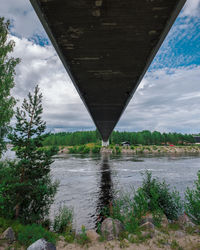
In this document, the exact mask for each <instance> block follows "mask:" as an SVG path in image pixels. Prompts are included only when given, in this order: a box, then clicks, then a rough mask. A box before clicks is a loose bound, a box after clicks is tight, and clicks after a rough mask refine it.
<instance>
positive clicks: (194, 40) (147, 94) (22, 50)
mask: <svg viewBox="0 0 200 250" xmlns="http://www.w3.org/2000/svg"><path fill="white" fill-rule="evenodd" d="M0 16H4V17H6V18H8V19H10V20H11V23H12V26H11V39H13V40H14V41H15V42H16V46H15V50H14V56H15V57H20V58H21V60H22V61H21V63H20V64H19V65H18V66H17V68H16V80H15V82H16V86H15V88H14V90H13V95H14V96H15V97H16V98H17V99H19V103H20V101H21V100H22V99H23V98H24V97H25V96H26V95H27V93H28V92H29V91H32V90H33V88H34V86H35V85H36V84H39V86H40V88H41V90H42V92H43V96H44V97H43V106H44V119H45V120H46V121H47V125H48V129H49V130H50V131H52V132H58V131H72V130H86V129H94V128H95V127H94V124H93V122H92V120H91V118H90V116H89V114H88V112H87V110H86V108H85V107H84V105H83V103H82V101H81V99H80V97H79V95H78V94H77V92H76V90H75V88H74V86H73V84H72V83H71V81H70V78H69V76H68V75H67V73H66V71H65V69H64V67H63V66H62V63H61V62H60V60H59V58H58V56H57V54H56V52H55V50H54V48H53V47H52V45H51V44H50V42H49V40H48V37H47V35H46V33H45V31H44V30H43V28H42V26H41V24H40V22H39V20H38V18H37V16H36V14H35V12H34V10H33V8H32V6H31V4H30V3H29V0H17V1H16V0H1V3H0ZM116 129H118V130H128V131H139V130H144V129H149V130H151V131H153V130H158V131H161V132H164V131H165V132H174V131H177V132H184V133H196V132H200V0H187V3H186V5H185V7H184V9H183V10H182V12H181V13H180V15H179V17H178V18H177V20H176V22H175V24H174V25H173V27H172V29H171V31H170V32H169V34H168V36H167V38H166V40H165V42H164V43H163V45H162V47H161V49H160V50H159V52H158V54H157V56H156V57H155V59H154V61H153V63H152V64H151V66H150V68H149V70H148V72H147V73H146V75H145V77H144V79H143V80H142V82H141V84H140V86H139V88H138V90H137V91H136V93H135V95H134V96H133V98H132V100H131V102H130V103H129V105H128V107H127V109H126V110H125V112H124V114H123V115H122V117H121V119H120V121H119V123H118V125H117V127H116Z"/></svg>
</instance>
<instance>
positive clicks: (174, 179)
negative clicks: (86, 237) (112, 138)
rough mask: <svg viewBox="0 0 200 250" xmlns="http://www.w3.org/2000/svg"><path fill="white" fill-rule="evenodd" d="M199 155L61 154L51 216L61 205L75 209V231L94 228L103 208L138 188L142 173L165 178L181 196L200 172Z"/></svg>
mask: <svg viewBox="0 0 200 250" xmlns="http://www.w3.org/2000/svg"><path fill="white" fill-rule="evenodd" d="M199 162H200V156H199V155H182V156H180V155H179V156H159V157H158V156H157V157H155V156H130V155H129V156H124V155H123V156H112V155H110V156H109V155H102V156H99V155H98V156H93V157H91V156H83V155H63V156H59V157H56V158H55V161H54V163H53V164H52V176H53V178H54V179H57V180H59V181H60V186H59V190H58V193H57V195H56V199H55V203H54V205H53V206H52V209H51V216H53V214H54V211H57V209H58V207H59V206H60V205H63V204H65V205H67V206H69V207H72V208H73V210H74V228H76V230H80V228H81V225H85V226H86V228H87V229H90V228H95V227H96V225H97V221H98V219H99V214H100V212H101V210H102V208H103V207H105V206H106V205H108V204H109V202H110V201H111V200H112V198H113V197H115V195H116V193H117V191H119V190H122V189H123V190H125V191H126V190H131V189H132V188H133V187H134V188H135V189H137V188H138V187H139V186H140V185H141V183H142V178H143V177H142V173H144V172H145V170H149V171H152V174H153V176H157V177H159V179H165V180H166V182H167V183H169V184H170V185H171V186H172V187H173V186H175V187H176V189H177V190H178V191H179V192H180V194H181V196H182V197H184V191H185V190H186V187H192V186H193V183H194V180H196V179H197V172H198V170H199V169H200V165H199Z"/></svg>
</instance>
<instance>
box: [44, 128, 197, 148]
mask: <svg viewBox="0 0 200 250" xmlns="http://www.w3.org/2000/svg"><path fill="white" fill-rule="evenodd" d="M100 141H101V138H100V134H99V132H97V131H77V132H61V133H56V134H50V135H48V136H47V137H46V139H45V140H44V142H43V145H44V146H49V145H57V146H75V145H84V144H87V143H97V144H99V143H100ZM123 141H129V142H130V143H131V144H132V145H133V144H136V145H137V144H142V145H153V144H155V145H166V144H175V145H182V144H184V143H194V138H193V136H192V135H187V134H185V135H183V134H180V133H179V134H178V133H163V134H162V133H160V132H158V131H154V132H150V131H148V130H144V131H141V132H119V131H113V132H112V134H111V136H110V144H113V145H115V144H119V145H120V144H121V143H122V142H123ZM132 149H133V148H132Z"/></svg>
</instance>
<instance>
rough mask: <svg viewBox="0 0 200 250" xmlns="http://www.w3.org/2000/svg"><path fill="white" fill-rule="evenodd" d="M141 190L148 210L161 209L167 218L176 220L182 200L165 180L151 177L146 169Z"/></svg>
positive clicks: (180, 210) (180, 209)
mask: <svg viewBox="0 0 200 250" xmlns="http://www.w3.org/2000/svg"><path fill="white" fill-rule="evenodd" d="M141 190H142V191H143V192H144V195H145V196H146V199H147V200H148V208H149V211H152V212H153V211H156V210H158V211H159V210H161V211H162V212H163V213H164V214H165V215H166V216H167V218H168V219H170V220H176V219H177V218H178V216H179V215H180V213H181V212H182V202H181V198H180V195H179V193H178V192H177V191H176V190H175V189H173V190H172V191H170V186H169V185H168V184H166V182H165V181H162V182H160V181H159V180H158V179H157V178H152V173H151V172H148V171H146V173H145V175H144V179H143V183H142V187H141Z"/></svg>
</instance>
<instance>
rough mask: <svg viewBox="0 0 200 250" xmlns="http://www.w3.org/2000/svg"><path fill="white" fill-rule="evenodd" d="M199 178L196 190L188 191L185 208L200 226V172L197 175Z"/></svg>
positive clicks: (196, 182)
mask: <svg viewBox="0 0 200 250" xmlns="http://www.w3.org/2000/svg"><path fill="white" fill-rule="evenodd" d="M197 176H198V179H197V180H196V181H195V188H194V189H189V188H187V189H186V192H185V204H184V207H185V211H186V213H187V214H188V216H189V217H190V218H191V219H192V221H193V222H194V223H196V224H198V225H200V171H199V172H198V173H197Z"/></svg>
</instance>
